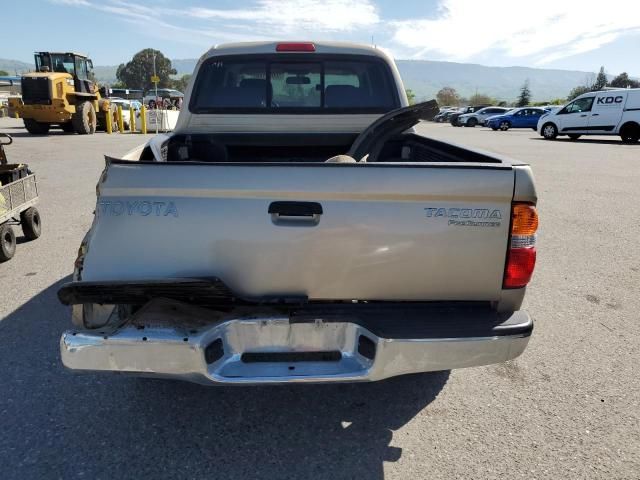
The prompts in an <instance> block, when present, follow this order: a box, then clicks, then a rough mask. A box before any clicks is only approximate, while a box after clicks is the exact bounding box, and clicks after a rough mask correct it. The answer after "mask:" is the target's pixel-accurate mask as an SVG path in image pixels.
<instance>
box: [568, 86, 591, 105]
mask: <svg viewBox="0 0 640 480" xmlns="http://www.w3.org/2000/svg"><path fill="white" fill-rule="evenodd" d="M590 91H591V88H589V87H587V86H586V85H578V86H577V87H574V88H573V89H572V90H571V92H569V96H568V97H567V101H569V102H570V101H571V100H573V99H574V98H576V97H578V96H580V95H582V94H583V93H587V92H590Z"/></svg>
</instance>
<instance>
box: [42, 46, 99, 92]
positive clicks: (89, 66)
mask: <svg viewBox="0 0 640 480" xmlns="http://www.w3.org/2000/svg"><path fill="white" fill-rule="evenodd" d="M35 63H36V71H38V72H56V73H68V74H69V75H71V76H72V77H73V82H74V88H75V91H76V92H84V93H93V85H94V78H95V77H94V75H93V63H92V62H91V60H90V59H88V58H87V57H86V56H84V55H80V54H78V53H69V52H67V53H58V52H36V54H35Z"/></svg>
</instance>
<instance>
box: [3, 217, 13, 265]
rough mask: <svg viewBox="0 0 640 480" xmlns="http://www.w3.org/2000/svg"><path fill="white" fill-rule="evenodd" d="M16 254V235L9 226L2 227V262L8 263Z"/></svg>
mask: <svg viewBox="0 0 640 480" xmlns="http://www.w3.org/2000/svg"><path fill="white" fill-rule="evenodd" d="M14 253H16V234H15V233H13V228H11V227H10V226H9V225H0V262H6V261H7V260H10V259H11V258H12V257H13V254H14Z"/></svg>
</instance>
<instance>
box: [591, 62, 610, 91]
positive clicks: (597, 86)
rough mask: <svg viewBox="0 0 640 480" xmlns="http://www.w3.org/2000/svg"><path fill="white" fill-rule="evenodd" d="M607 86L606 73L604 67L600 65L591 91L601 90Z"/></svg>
mask: <svg viewBox="0 0 640 480" xmlns="http://www.w3.org/2000/svg"><path fill="white" fill-rule="evenodd" d="M606 86H607V74H606V73H604V67H600V71H599V72H598V76H597V77H596V81H595V82H594V83H593V85H592V86H591V91H596V90H602V89H603V88H604V87H606Z"/></svg>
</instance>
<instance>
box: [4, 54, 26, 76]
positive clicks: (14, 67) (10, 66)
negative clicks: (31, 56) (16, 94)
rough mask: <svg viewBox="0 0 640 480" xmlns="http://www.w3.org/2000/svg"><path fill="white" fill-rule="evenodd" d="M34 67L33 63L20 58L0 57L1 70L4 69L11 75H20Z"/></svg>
mask: <svg viewBox="0 0 640 480" xmlns="http://www.w3.org/2000/svg"><path fill="white" fill-rule="evenodd" d="M32 69H33V63H25V62H21V61H20V60H9V59H7V58H0V70H4V71H5V72H7V73H8V74H9V75H16V74H18V75H20V74H21V73H23V72H28V71H29V70H32Z"/></svg>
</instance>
